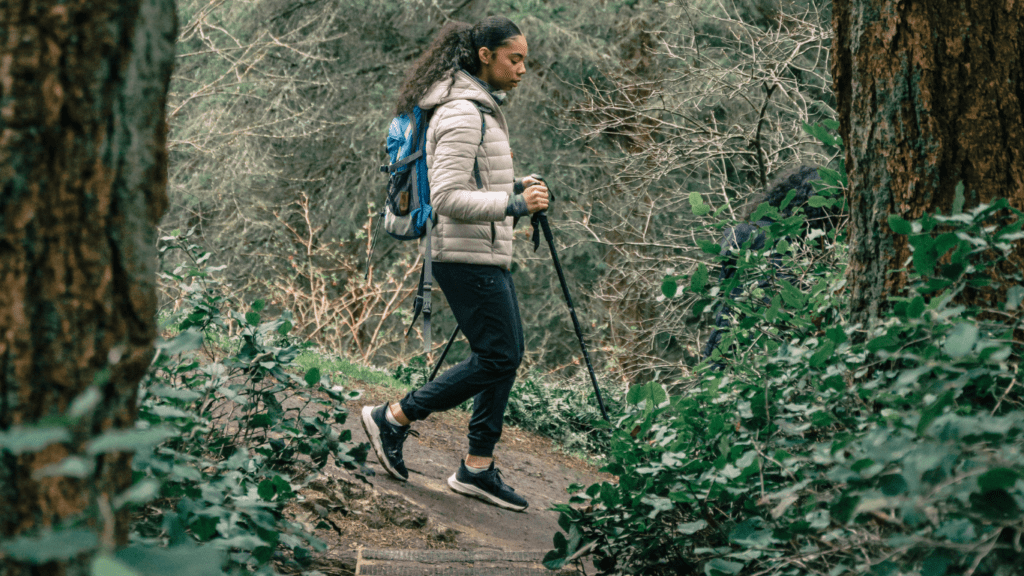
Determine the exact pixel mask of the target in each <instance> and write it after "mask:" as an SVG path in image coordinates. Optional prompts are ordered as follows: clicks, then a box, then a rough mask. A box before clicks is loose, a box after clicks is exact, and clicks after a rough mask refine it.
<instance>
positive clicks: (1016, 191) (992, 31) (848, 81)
mask: <svg viewBox="0 0 1024 576" xmlns="http://www.w3.org/2000/svg"><path fill="white" fill-rule="evenodd" d="M833 25H834V28H835V38H834V44H833V53H832V58H833V60H832V73H833V80H834V89H835V93H836V98H837V102H838V105H839V121H840V124H841V134H842V136H843V140H844V142H845V144H846V161H847V168H848V170H849V172H850V184H851V190H850V198H849V200H850V209H851V226H852V230H851V246H850V248H851V251H850V267H849V272H848V280H849V284H850V286H851V290H852V302H851V307H852V308H851V311H852V318H853V319H854V320H855V321H861V322H863V321H867V320H869V319H870V318H873V317H877V316H879V315H880V313H881V311H882V309H883V307H884V306H885V301H886V299H885V298H886V296H888V295H892V294H896V293H898V292H899V291H900V290H901V289H902V288H903V286H904V285H905V282H906V277H905V275H904V274H898V273H895V274H894V273H892V271H893V270H897V269H900V268H902V267H903V266H904V263H905V262H906V260H907V258H908V257H909V255H910V249H909V247H908V245H907V242H906V240H905V238H904V237H900V236H896V235H894V234H893V232H892V231H891V230H890V229H889V227H888V224H887V217H888V215H889V214H897V215H899V216H902V217H903V218H905V219H908V220H909V219H914V218H918V217H920V216H921V215H922V214H924V213H926V212H935V211H942V212H943V213H946V214H949V213H950V212H951V209H952V205H953V198H954V191H955V189H956V186H957V183H959V182H963V184H964V187H965V189H966V193H965V200H966V204H965V206H966V207H967V208H970V207H972V206H975V205H977V204H979V203H984V202H990V201H991V200H992V199H994V198H998V197H1007V198H1009V200H1010V203H1011V205H1012V206H1014V207H1016V208H1024V114H1022V102H1024V53H1022V48H1021V47H1022V46H1024V2H1020V1H1016V0H1000V1H995V2H971V1H969V0H941V1H940V0H932V1H909V0H836V1H835V3H834V5H833ZM1022 256H1024V251H1022V250H1021V249H1020V248H1018V251H1017V258H1016V259H1015V260H1016V264H1015V265H1019V264H1020V263H1021V262H1022V261H1024V258H1022ZM988 296H989V297H991V296H992V295H988ZM975 297H982V296H981V295H975Z"/></svg>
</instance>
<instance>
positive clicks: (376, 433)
mask: <svg viewBox="0 0 1024 576" xmlns="http://www.w3.org/2000/svg"><path fill="white" fill-rule="evenodd" d="M373 408H374V407H373V406H364V407H363V418H362V422H363V430H364V431H365V432H366V437H367V438H369V439H370V447H371V448H373V453H374V454H376V455H377V460H379V461H380V465H381V466H383V467H384V470H386V471H387V473H388V474H390V475H391V477H393V478H394V479H395V480H400V481H402V482H408V481H409V479H408V478H406V477H404V476H402V475H401V474H399V473H398V470H395V468H394V467H393V466H391V463H390V462H388V459H387V456H385V455H384V446H383V445H381V443H380V428H378V427H377V423H376V422H374V421H373V415H372V414H370V412H372V411H373Z"/></svg>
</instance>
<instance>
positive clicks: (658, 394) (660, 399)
mask: <svg viewBox="0 0 1024 576" xmlns="http://www.w3.org/2000/svg"><path fill="white" fill-rule="evenodd" d="M667 400H668V394H667V393H666V392H665V388H664V387H662V385H661V384H659V383H657V382H648V383H647V384H642V385H639V386H633V387H632V388H630V389H629V392H627V393H626V402H629V403H630V404H633V405H638V404H640V403H641V402H643V401H647V407H648V408H655V407H657V406H660V405H661V404H663V403H664V402H665V401H667Z"/></svg>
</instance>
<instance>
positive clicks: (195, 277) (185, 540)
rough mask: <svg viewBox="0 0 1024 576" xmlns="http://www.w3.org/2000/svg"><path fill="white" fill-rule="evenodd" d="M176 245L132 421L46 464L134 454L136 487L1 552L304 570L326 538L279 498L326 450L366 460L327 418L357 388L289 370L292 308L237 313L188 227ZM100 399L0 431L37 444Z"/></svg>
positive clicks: (59, 470)
mask: <svg viewBox="0 0 1024 576" xmlns="http://www.w3.org/2000/svg"><path fill="white" fill-rule="evenodd" d="M172 250H180V251H181V253H182V254H184V255H185V260H184V263H183V264H181V265H180V266H177V267H176V268H175V269H174V270H173V271H170V272H162V273H161V277H162V278H163V279H164V280H165V281H166V282H167V283H168V286H165V288H170V290H171V292H172V293H171V294H170V295H169V296H170V297H171V299H172V301H173V302H175V303H176V306H177V311H175V312H173V313H171V314H169V315H168V316H167V317H166V318H165V320H164V324H165V327H166V328H167V330H168V331H171V332H177V334H176V335H175V336H174V337H173V338H171V339H169V340H166V341H162V342H161V343H159V344H158V351H157V355H156V358H154V360H153V364H152V367H151V369H150V371H149V373H148V374H147V375H146V377H145V378H144V379H143V381H142V383H141V385H140V394H139V398H140V400H139V419H138V423H137V425H136V428H135V429H134V430H112V431H109V432H107V433H104V434H103V435H101V436H99V437H97V438H94V439H93V440H92V441H91V442H90V443H89V444H88V445H87V447H88V448H87V449H88V454H86V455H72V456H70V457H68V458H67V459H65V460H64V461H63V462H61V463H59V464H58V465H56V466H54V467H53V469H51V470H49V471H47V475H51V476H68V477H79V478H85V477H88V475H89V474H90V473H91V470H92V467H93V461H92V460H91V459H90V458H92V457H96V456H100V455H102V454H105V453H110V452H134V454H135V456H134V458H133V460H132V465H133V468H134V470H135V483H134V485H133V486H132V487H131V488H129V489H128V490H126V491H125V492H124V493H122V494H119V495H116V496H115V497H114V498H113V499H110V500H107V499H105V497H101V498H100V499H99V500H98V501H97V503H96V505H95V506H93V507H91V508H90V509H89V512H88V514H84V515H82V517H79V518H75V519H73V520H72V521H70V522H68V523H67V524H66V525H63V526H60V527H58V529H56V530H54V531H53V532H47V533H43V534H40V535H36V536H32V537H22V538H19V539H18V540H16V541H13V542H8V543H4V544H3V547H2V550H3V552H4V553H6V554H7V555H8V556H9V557H11V558H13V559H18V560H21V561H27V562H30V563H38V564H44V563H46V562H47V561H50V560H54V559H68V558H73V557H75V556H78V555H81V554H93V555H94V556H93V560H92V564H91V566H92V574H94V575H95V576H99V575H101V574H115V573H116V574H125V575H128V576H131V575H133V574H140V573H144V574H147V575H161V574H166V575H167V576H172V575H174V576H176V575H179V574H196V575H206V574H211V575H215V574H223V573H224V571H225V570H228V571H229V572H231V573H236V574H237V573H251V574H273V573H274V568H273V563H272V561H274V562H276V563H278V564H282V565H287V566H288V568H289V572H301V571H303V570H305V568H306V567H307V565H308V560H309V559H310V556H311V552H312V551H313V550H323V548H324V544H323V543H322V542H320V541H319V540H318V539H317V538H315V537H314V536H313V535H312V534H310V533H309V532H308V531H307V530H306V529H305V528H304V527H303V526H302V525H300V524H298V523H296V522H292V521H290V520H289V519H288V518H287V517H286V516H285V515H284V507H285V505H286V504H287V503H288V502H290V501H292V500H294V499H296V498H297V493H298V491H299V489H300V488H302V487H303V486H304V485H305V481H306V479H307V478H310V477H311V475H312V474H313V473H315V472H317V471H319V470H320V469H322V468H323V467H324V466H325V465H327V464H328V463H329V462H333V463H334V464H335V465H337V466H342V467H345V468H354V467H356V466H358V465H359V464H360V463H362V462H364V461H365V458H366V450H367V446H366V445H365V444H356V443H354V442H352V439H351V434H350V433H349V432H348V431H344V432H341V433H339V432H337V431H335V430H334V428H333V426H332V425H333V424H340V423H344V421H345V418H346V417H347V415H348V412H347V410H346V409H345V408H344V406H343V404H344V402H345V401H347V400H351V399H354V398H356V397H357V396H358V394H357V393H353V392H345V391H344V390H343V388H341V387H340V386H332V385H331V384H330V382H329V381H328V379H327V377H326V376H323V375H321V374H320V371H319V370H318V369H316V368H312V369H310V370H308V371H306V372H305V375H304V377H303V378H299V377H298V376H295V375H293V374H292V371H294V370H295V369H296V364H295V359H296V357H297V356H298V354H299V352H300V349H301V344H300V343H299V342H297V341H295V340H294V339H293V338H292V337H291V336H290V333H291V329H292V326H291V322H290V315H289V314H288V313H287V312H284V313H282V314H280V316H279V317H277V318H275V319H264V318H263V313H264V309H265V306H264V303H263V302H262V301H259V300H257V301H255V302H253V303H252V304H251V305H249V306H248V307H247V310H246V309H242V310H245V311H244V312H242V311H241V310H240V309H239V307H238V306H237V304H236V303H234V302H231V301H229V300H228V299H226V298H225V297H224V296H223V294H222V292H221V291H220V290H219V284H218V282H217V281H216V280H215V279H214V278H213V277H212V276H210V272H211V271H212V270H214V268H210V267H207V266H206V263H207V261H208V260H209V258H210V254H209V253H208V252H205V251H203V250H202V249H201V248H200V247H199V246H197V245H195V244H193V243H192V242H191V233H185V234H175V235H173V236H169V237H165V238H163V239H162V240H161V246H160V252H161V254H162V255H163V254H166V253H168V251H172ZM104 383H105V382H98V383H97V385H103V384H104ZM100 397H101V396H100V394H99V393H98V392H96V391H95V390H90V391H89V392H87V393H86V394H84V395H83V396H82V397H80V398H79V399H78V400H77V401H76V402H75V404H74V405H73V406H72V407H70V408H69V410H68V412H67V414H66V415H65V416H64V417H62V420H61V421H60V422H58V423H57V424H62V425H61V426H56V425H52V426H50V427H48V428H47V430H49V432H47V431H46V430H38V431H35V432H36V433H35V434H23V432H25V431H18V434H19V436H22V438H21V440H19V442H20V444H21V445H19V446H15V445H14V444H13V443H12V442H7V441H4V440H5V439H0V447H3V448H4V449H6V450H12V449H14V450H15V451H24V450H29V449H33V447H32V446H30V445H29V444H31V442H32V439H33V438H35V439H36V440H46V439H45V438H43V437H42V436H40V434H43V435H45V434H46V433H49V434H51V436H50V440H47V441H46V442H44V443H42V444H40V443H39V442H36V443H37V444H39V447H41V446H44V445H45V443H50V442H52V441H55V440H54V438H57V439H58V440H57V441H59V436H53V434H55V433H59V432H60V430H65V432H64V434H67V432H66V430H67V429H70V428H72V427H74V425H75V421H76V419H77V418H80V416H81V415H82V414H84V413H86V412H87V411H88V410H90V409H91V406H94V405H95V403H96V402H97V401H99V399H100ZM6 440H10V439H6ZM26 442H28V443H29V444H26ZM125 508H132V509H133V511H134V515H133V517H134V519H135V521H134V523H133V531H132V534H131V541H132V544H131V545H130V546H129V547H128V548H126V549H124V550H120V551H117V552H116V553H113V551H112V550H110V544H109V542H104V540H105V538H106V537H105V536H102V535H99V534H97V532H96V528H95V527H96V526H100V527H102V526H105V525H106V524H107V523H108V518H110V514H112V513H113V512H115V511H118V510H122V509H125ZM55 553H56V555H55Z"/></svg>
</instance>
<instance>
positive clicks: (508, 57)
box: [479, 35, 529, 92]
mask: <svg viewBox="0 0 1024 576" xmlns="http://www.w3.org/2000/svg"><path fill="white" fill-rule="evenodd" d="M528 51H529V47H528V46H527V45H526V38H525V37H523V36H522V35H519V36H513V37H511V38H509V39H508V40H506V41H505V43H504V44H502V45H501V46H499V47H497V48H495V49H494V50H491V49H489V48H487V47H483V48H480V51H479V56H480V79H481V80H483V81H484V82H487V83H488V84H490V85H491V87H492V88H494V89H495V90H504V91H506V92H507V91H509V90H511V89H513V88H515V87H516V86H518V85H519V81H520V80H522V78H523V75H524V74H526V53H527V52H528Z"/></svg>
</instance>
